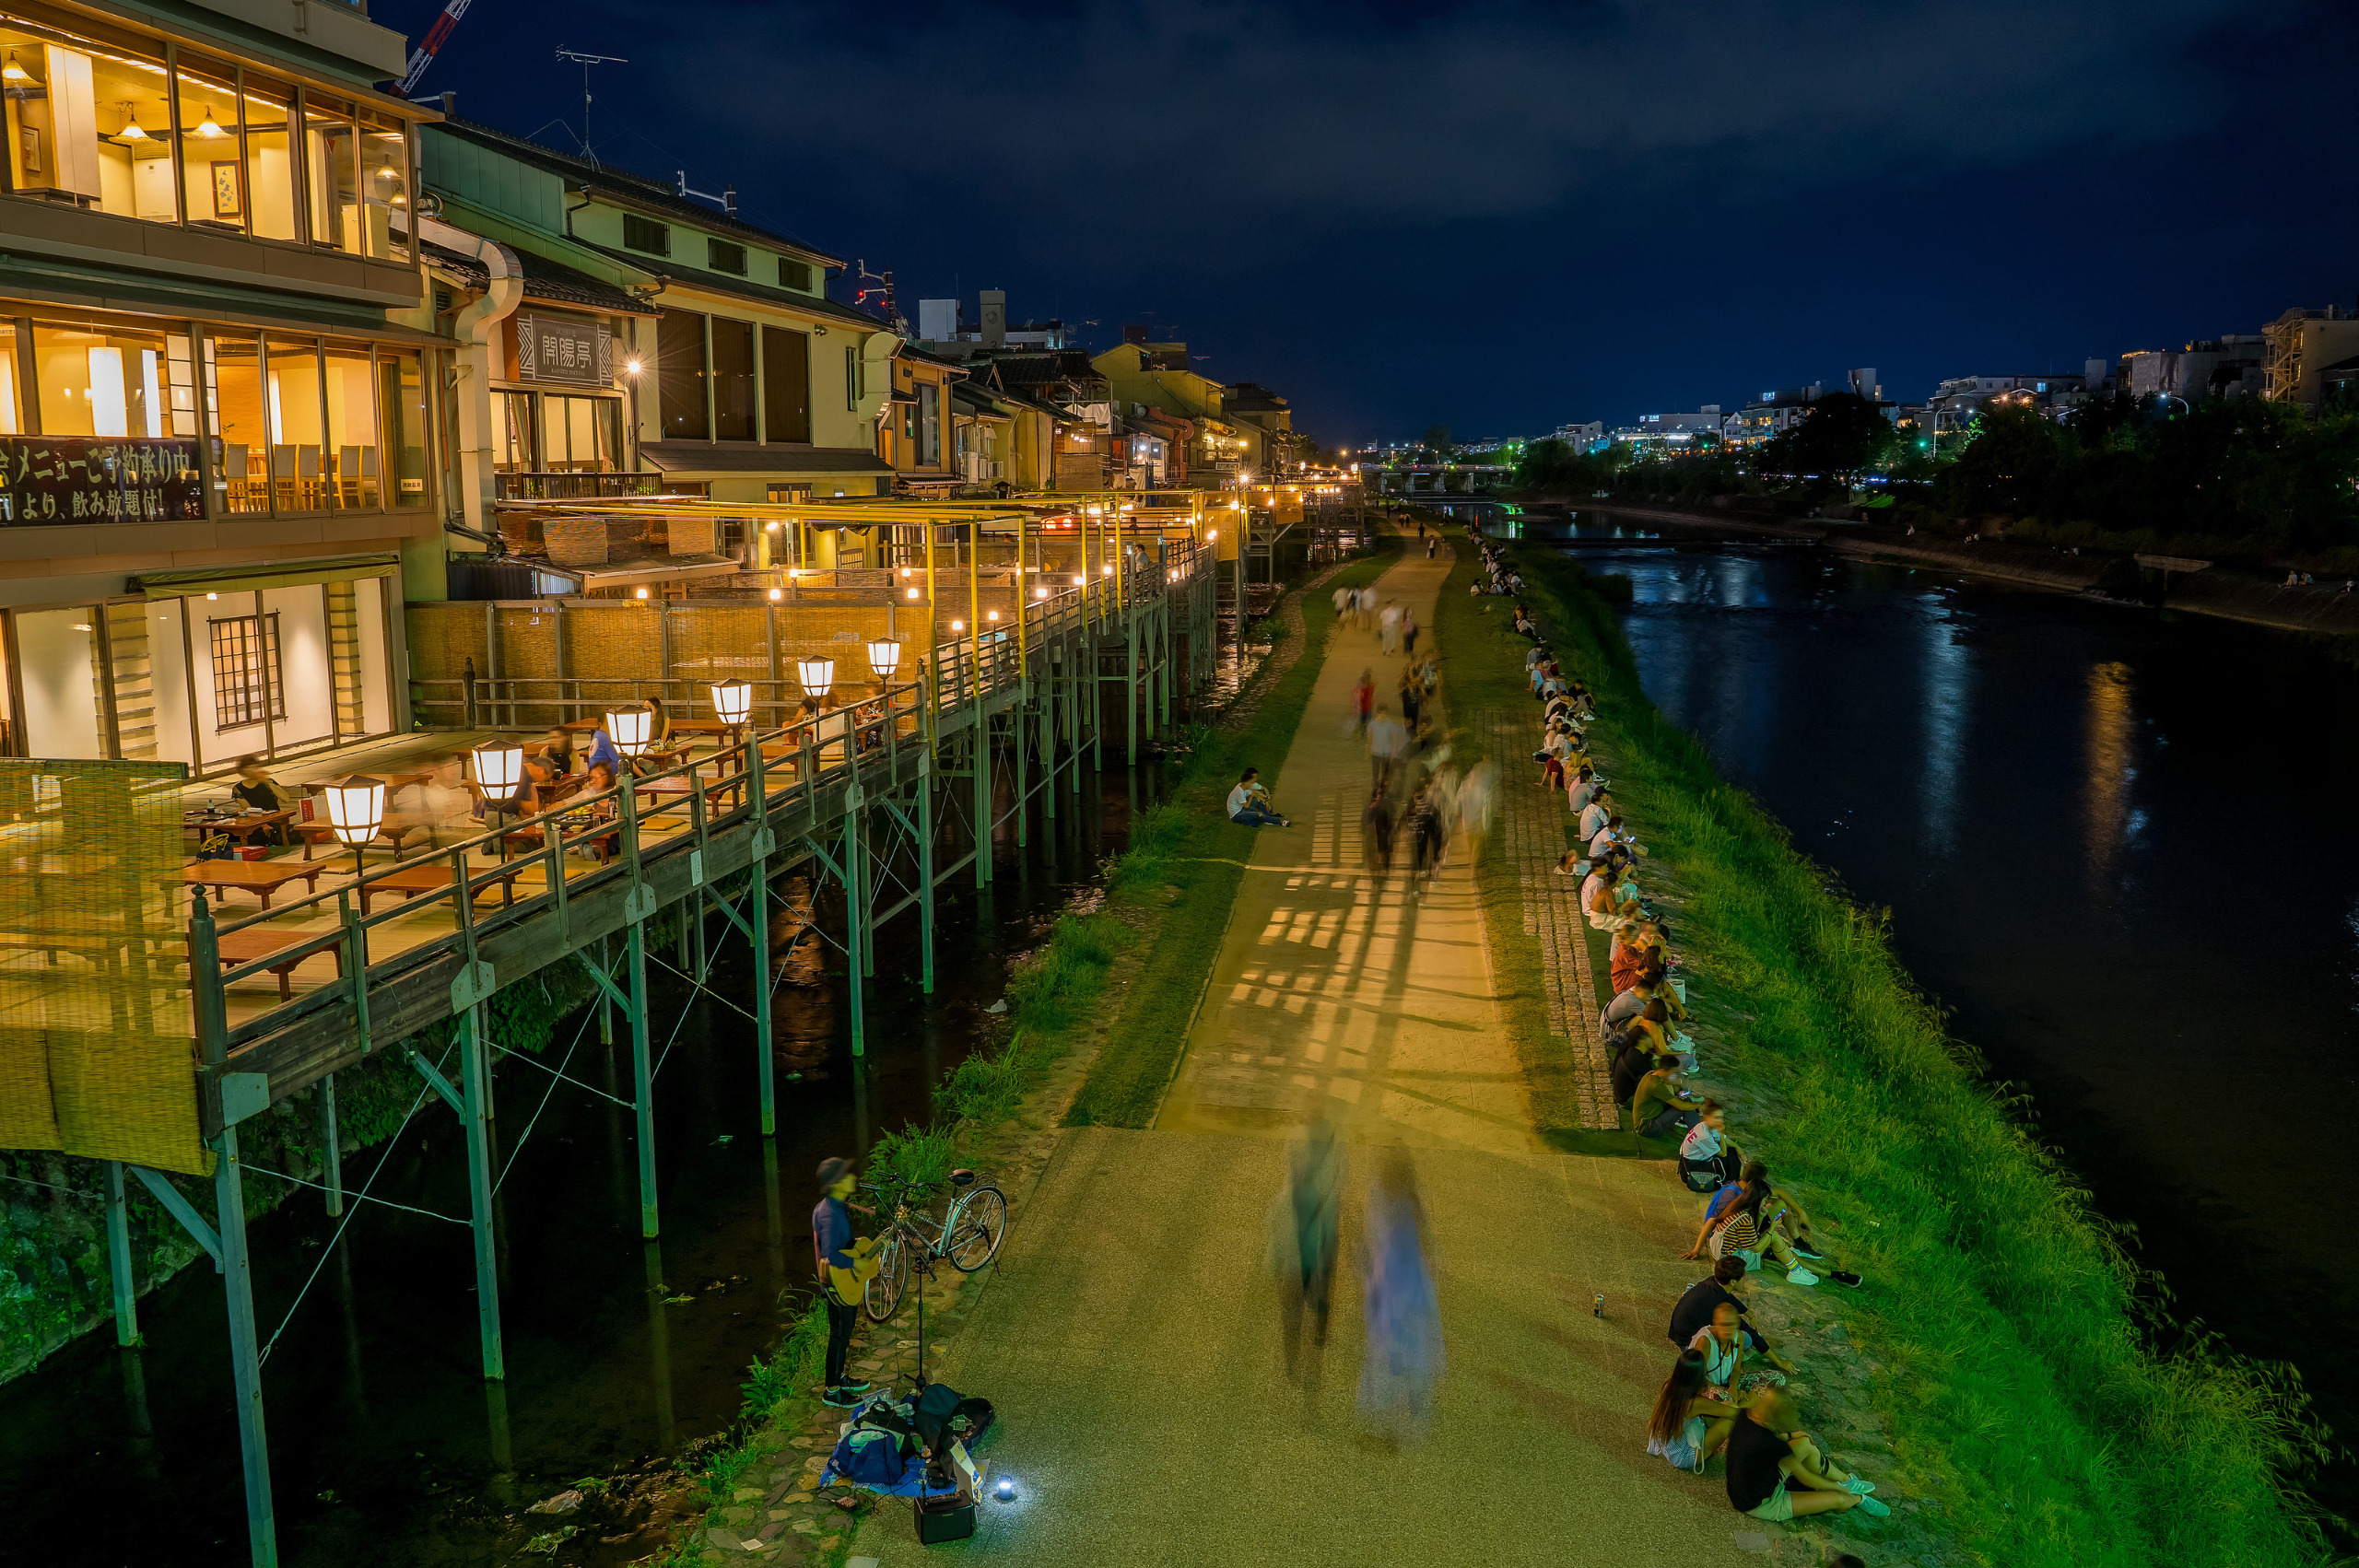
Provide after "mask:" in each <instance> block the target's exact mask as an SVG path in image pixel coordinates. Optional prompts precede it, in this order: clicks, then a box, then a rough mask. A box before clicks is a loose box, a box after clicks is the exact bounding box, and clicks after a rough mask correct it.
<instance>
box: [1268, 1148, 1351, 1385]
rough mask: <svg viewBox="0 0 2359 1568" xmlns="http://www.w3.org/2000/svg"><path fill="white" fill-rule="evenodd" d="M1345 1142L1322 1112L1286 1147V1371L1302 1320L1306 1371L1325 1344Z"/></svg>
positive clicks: (1291, 1366)
mask: <svg viewBox="0 0 2359 1568" xmlns="http://www.w3.org/2000/svg"><path fill="white" fill-rule="evenodd" d="M1343 1194H1344V1144H1343V1141H1342V1140H1341V1139H1339V1138H1337V1137H1336V1136H1335V1124H1334V1123H1333V1122H1332V1121H1330V1120H1328V1119H1327V1117H1326V1116H1325V1115H1324V1114H1323V1113H1322V1114H1321V1115H1320V1116H1319V1117H1317V1118H1316V1119H1314V1120H1313V1121H1312V1122H1311V1124H1310V1125H1309V1127H1308V1128H1306V1129H1303V1134H1302V1136H1301V1137H1300V1138H1298V1139H1297V1140H1296V1141H1294V1143H1293V1144H1292V1145H1291V1146H1290V1147H1289V1148H1288V1149H1287V1151H1286V1188H1285V1193H1284V1194H1283V1195H1282V1197H1281V1203H1282V1206H1283V1208H1282V1212H1281V1213H1280V1215H1279V1216H1278V1220H1279V1224H1280V1226H1281V1227H1282V1229H1283V1231H1284V1235H1285V1241H1286V1243H1287V1245H1285V1246H1282V1247H1281V1258H1282V1263H1283V1265H1284V1270H1283V1271H1284V1273H1285V1278H1284V1279H1283V1280H1281V1281H1279V1287H1278V1288H1279V1294H1280V1296H1281V1297H1282V1298H1283V1300H1284V1303H1285V1305H1284V1307H1283V1308H1282V1311H1283V1313H1284V1317H1283V1319H1282V1323H1281V1331H1282V1332H1283V1333H1284V1335H1285V1345H1286V1375H1287V1376H1289V1377H1291V1376H1293V1375H1295V1368H1296V1365H1297V1359H1298V1356H1299V1348H1300V1345H1301V1341H1302V1321H1303V1318H1304V1317H1305V1316H1309V1319H1310V1350H1311V1376H1312V1378H1313V1379H1314V1380H1315V1379H1316V1378H1317V1376H1318V1369H1319V1363H1320V1354H1319V1352H1321V1351H1323V1350H1324V1349H1325V1348H1326V1345H1327V1305H1328V1301H1329V1297H1330V1294H1331V1293H1332V1287H1333V1285H1334V1281H1335V1253H1336V1249H1337V1246H1338V1245H1339V1243H1340V1241H1341V1239H1342V1235H1343V1227H1342V1209H1343Z"/></svg>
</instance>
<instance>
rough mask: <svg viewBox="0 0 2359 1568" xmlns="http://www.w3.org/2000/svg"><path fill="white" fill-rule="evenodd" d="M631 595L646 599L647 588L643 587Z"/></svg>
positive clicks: (635, 597)
mask: <svg viewBox="0 0 2359 1568" xmlns="http://www.w3.org/2000/svg"><path fill="white" fill-rule="evenodd" d="M631 597H632V598H634V599H644V598H646V597H647V590H645V589H643V588H642V589H640V591H638V592H637V593H634V594H633V595H631Z"/></svg>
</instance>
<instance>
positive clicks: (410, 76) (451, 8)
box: [400, 0, 474, 98]
mask: <svg viewBox="0 0 2359 1568" xmlns="http://www.w3.org/2000/svg"><path fill="white" fill-rule="evenodd" d="M472 4H474V0H450V3H449V4H448V5H446V6H443V7H442V14H441V15H440V16H439V17H437V18H434V25H433V26H432V27H430V28H428V29H426V36H425V37H424V38H422V39H420V40H418V43H417V48H416V49H414V50H412V51H411V52H410V56H409V69H407V70H405V71H404V72H403V73H402V82H401V88H400V91H401V95H402V96H403V97H404V98H407V97H408V96H409V95H410V94H411V93H413V92H416V91H417V79H418V78H419V77H420V76H424V75H426V68H427V67H428V65H431V64H434V53H435V51H436V50H438V49H440V48H441V47H442V41H443V40H444V39H446V38H448V37H450V36H451V29H452V28H454V27H457V26H458V25H459V18H461V17H464V16H465V15H466V14H467V7H468V6H470V5H472Z"/></svg>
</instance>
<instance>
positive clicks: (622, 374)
mask: <svg viewBox="0 0 2359 1568" xmlns="http://www.w3.org/2000/svg"><path fill="white" fill-rule="evenodd" d="M452 108H455V104H452ZM423 179H424V184H425V188H426V190H427V192H428V194H429V195H430V196H432V197H433V198H434V201H435V205H436V207H437V209H438V221H439V222H440V224H445V225H448V226H450V227H452V228H456V229H459V230H463V231H464V234H465V235H467V236H473V237H480V238H481V239H482V240H486V241H489V242H491V243H492V244H493V245H496V246H504V247H506V248H507V249H508V250H509V251H510V252H512V254H513V255H514V256H515V258H516V260H517V261H518V262H519V263H521V267H522V274H523V287H522V294H521V298H518V299H506V300H502V299H500V298H497V295H498V291H497V290H494V289H491V288H490V287H489V285H490V279H489V278H488V276H487V273H488V271H489V269H490V267H491V265H492V263H491V261H490V260H489V259H488V258H487V257H483V256H480V255H469V254H466V252H465V247H464V244H463V243H462V242H460V241H458V240H452V241H450V242H448V243H443V242H440V241H438V243H441V244H442V249H443V251H444V252H445V254H442V255H440V256H436V257H433V258H431V260H433V261H437V262H440V263H444V264H445V265H446V266H452V267H457V268H460V269H463V270H464V271H466V272H467V273H469V275H470V278H469V282H470V283H471V284H475V287H481V288H483V289H484V290H485V292H484V294H483V295H482V297H481V299H482V300H487V301H489V303H487V304H481V302H480V301H479V300H478V299H477V298H474V297H471V296H470V294H469V293H468V287H466V286H462V287H461V288H460V289H459V291H458V292H457V293H456V294H454V295H453V297H452V298H451V299H450V300H448V301H447V302H444V304H445V305H446V309H445V313H444V314H443V315H442V316H441V317H440V321H441V322H443V323H445V325H444V330H446V331H449V332H451V333H452V335H453V336H455V337H461V338H466V339H468V340H469V341H470V342H471V343H472V342H475V341H476V340H481V341H482V342H483V343H485V344H486V345H487V347H488V350H489V353H490V356H491V374H490V375H489V377H488V378H487V379H485V380H477V381H476V382H475V385H476V386H478V387H485V388H487V389H488V395H489V398H490V406H489V409H488V412H487V414H486V415H484V417H485V418H486V420H487V428H488V437H487V441H488V447H487V450H488V451H489V452H490V454H491V456H490V468H491V474H492V477H491V483H490V486H489V494H490V497H491V499H492V501H493V502H494V503H495V504H496V502H498V501H500V500H532V499H565V498H581V497H591V496H600V495H626V494H635V493H642V492H649V491H662V492H664V493H669V494H684V495H696V496H706V497H710V498H712V499H714V500H721V501H786V500H800V499H806V498H810V497H823V498H824V497H837V496H876V495H890V494H892V493H893V490H894V485H895V479H896V466H895V462H894V461H893V460H891V459H888V458H887V457H886V456H884V455H882V454H881V452H880V446H881V444H882V442H881V439H880V435H879V424H880V420H883V419H885V418H886V416H887V415H888V411H890V413H891V415H893V416H894V417H893V432H894V436H893V439H894V440H895V441H896V442H897V443H899V444H898V445H897V446H896V448H895V449H894V450H895V451H897V452H902V451H906V452H907V459H906V461H908V462H909V463H910V469H911V471H912V472H913V473H917V472H922V473H927V474H932V473H935V472H939V473H941V474H945V476H947V475H949V474H951V473H952V472H953V471H952V469H951V466H950V462H949V458H948V452H949V435H950V421H949V409H948V405H947V403H946V401H945V400H944V399H943V395H942V389H941V386H940V384H939V382H940V378H939V377H933V378H932V379H933V380H934V382H935V385H934V392H933V396H934V399H935V402H934V404H933V423H931V424H928V423H927V422H926V421H925V420H924V419H923V418H921V417H920V416H919V415H921V414H922V412H923V410H922V408H921V405H920V404H918V401H917V399H916V396H915V393H914V392H913V391H912V392H911V393H910V415H908V416H906V417H904V416H901V415H900V405H899V404H896V403H895V402H894V401H893V400H894V395H895V393H896V392H897V390H899V389H900V387H901V383H903V382H906V381H909V380H910V378H909V377H907V376H905V375H902V374H900V373H898V371H897V368H896V365H895V363H894V361H895V359H896V357H897V356H898V353H899V351H900V349H901V346H902V345H901V339H900V338H899V337H898V336H897V335H896V334H895V333H893V332H892V331H891V330H890V329H889V328H888V327H887V326H886V323H885V322H881V321H879V320H877V319H876V318H875V317H873V316H870V315H867V314H865V313H863V312H862V311H858V310H853V309H851V307H850V306H847V305H842V304H839V303H838V302H836V301H835V300H832V299H829V298H827V277H828V275H829V273H830V272H831V271H834V270H840V268H841V267H842V265H843V263H842V260H841V258H839V257H835V256H831V255H828V254H827V253H826V252H822V251H819V250H817V249H816V248H814V247H812V246H810V245H807V244H805V243H804V242H803V241H802V240H796V239H794V238H793V237H792V236H790V235H786V234H782V233H779V232H776V231H774V230H771V229H767V228H759V227H757V226H756V225H753V224H751V223H747V222H745V221H744V220H743V219H741V218H740V217H739V216H737V215H736V213H735V211H734V195H732V194H730V193H726V192H724V193H722V197H721V198H720V199H719V200H717V201H715V200H708V199H703V198H699V197H698V196H696V195H694V194H691V193H686V192H684V191H682V190H680V189H678V188H676V187H677V185H679V184H682V183H685V181H675V183H673V184H666V183H665V182H663V181H656V180H651V179H646V178H642V177H640V176H639V175H635V174H631V173H628V172H626V171H624V170H617V169H615V168H612V167H610V166H605V165H601V164H594V163H592V162H590V161H588V160H587V159H584V158H575V157H572V156H570V155H568V154H565V153H560V152H557V151H553V150H552V149H550V148H547V147H544V146H540V145H538V144H537V143H534V142H529V141H525V140H522V139H521V138H519V137H515V136H511V135H507V134H506V133H504V132H500V131H496V130H493V129H491V128H490V127H488V126H484V125H478V124H475V123H471V122H469V121H466V120H464V119H461V118H458V117H457V116H456V115H455V114H446V115H445V116H444V117H442V118H441V119H440V120H439V121H438V123H435V124H434V125H433V126H432V127H431V128H430V129H429V130H428V132H427V134H426V136H425V149H424V170H423ZM435 233H436V229H435V228H428V238H429V239H432V238H433V236H434V234H435ZM453 277H454V279H455V278H456V274H455V273H454V274H453ZM478 277H479V278H480V283H475V279H476V278H478ZM479 304H480V308H477V307H478V305H479ZM528 347H529V348H530V350H531V351H530V352H528ZM464 380H465V379H464V378H462V382H463V383H464ZM474 418H475V411H471V410H469V409H467V408H465V407H462V408H460V409H458V410H456V411H455V412H454V421H455V423H456V424H457V426H458V427H460V428H461V429H463V430H464V429H467V428H469V427H471V422H472V421H473V420H474ZM929 439H931V442H932V445H931V446H929V445H927V442H928V440H929ZM458 444H459V445H460V446H461V447H462V449H463V451H461V454H460V457H461V460H462V461H461V466H462V467H464V458H465V455H466V453H465V450H464V449H467V448H469V447H471V446H472V445H474V443H473V442H471V441H470V440H468V439H466V438H464V437H462V438H461V439H460V440H459V442H458ZM481 493H482V492H481V491H480V489H479V488H478V487H476V486H474V485H472V484H470V485H469V486H468V489H467V495H466V497H465V499H466V508H465V509H466V510H467V513H468V521H469V522H470V524H471V525H472V526H475V527H476V528H477V529H479V530H487V529H488V527H489V525H488V524H487V522H486V521H485V520H484V519H483V518H482V517H481V516H480V510H481V508H480V502H479V498H480V496H481ZM713 543H714V545H715V547H716V548H717V549H718V550H720V551H721V552H722V553H723V554H725V555H733V556H734V557H735V558H736V559H737V560H739V561H740V563H741V564H742V565H744V566H745V568H748V569H751V570H765V569H769V568H773V567H776V566H780V565H782V564H784V562H783V561H782V560H781V559H776V558H773V557H774V554H775V551H774V546H775V545H777V544H779V543H780V542H779V541H776V540H772V539H771V538H769V536H768V531H762V532H758V533H748V532H745V525H743V524H723V525H722V534H721V536H720V537H718V538H716V539H715V541H714V542H713ZM811 543H816V544H818V545H820V546H823V547H824V548H825V549H826V550H827V552H829V558H827V559H826V560H824V561H818V562H815V563H811V564H816V565H819V566H825V567H833V566H834V565H835V564H836V563H835V561H834V559H833V556H832V552H833V550H834V548H835V545H836V544H837V541H836V539H835V537H834V535H833V534H832V532H830V533H829V534H828V535H827V537H826V538H824V539H819V540H815V541H813V542H811ZM480 547H481V546H480V544H475V545H470V544H467V543H465V542H456V543H455V548H456V549H457V550H458V551H459V552H461V553H462V554H464V552H465V551H466V550H468V549H469V548H480ZM435 596H436V595H434V594H432V593H431V592H430V591H427V590H426V588H425V585H421V584H417V583H413V585H412V597H413V598H428V597H435Z"/></svg>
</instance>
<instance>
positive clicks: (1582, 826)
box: [1576, 789, 1618, 844]
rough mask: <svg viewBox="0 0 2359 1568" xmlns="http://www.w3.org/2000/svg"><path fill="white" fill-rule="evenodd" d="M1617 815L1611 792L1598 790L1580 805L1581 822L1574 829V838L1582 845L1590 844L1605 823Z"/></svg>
mask: <svg viewBox="0 0 2359 1568" xmlns="http://www.w3.org/2000/svg"><path fill="white" fill-rule="evenodd" d="M1617 813H1618V808H1617V807H1616V806H1615V804H1614V793H1613V791H1612V790H1604V789H1601V790H1598V791H1597V792H1596V793H1595V794H1593V795H1591V796H1590V798H1589V799H1588V800H1587V801H1585V802H1582V803H1581V820H1580V823H1579V826H1578V828H1577V829H1576V837H1579V839H1580V841H1581V842H1582V843H1584V844H1586V843H1588V842H1590V840H1591V839H1593V838H1595V837H1597V836H1598V833H1599V831H1600V830H1601V829H1602V828H1603V827H1604V826H1605V825H1606V824H1607V823H1609V822H1612V821H1614V818H1615V816H1616V815H1617Z"/></svg>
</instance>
